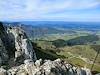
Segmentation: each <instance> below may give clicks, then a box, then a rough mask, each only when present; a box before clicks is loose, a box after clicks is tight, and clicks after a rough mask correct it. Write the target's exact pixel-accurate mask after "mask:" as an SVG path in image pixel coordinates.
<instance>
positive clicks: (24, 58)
mask: <svg viewBox="0 0 100 75" xmlns="http://www.w3.org/2000/svg"><path fill="white" fill-rule="evenodd" d="M4 65H5V66H6V68H5V67H4ZM0 66H1V68H0V75H91V71H90V70H89V69H87V68H79V67H75V66H73V65H71V64H68V63H66V62H65V61H63V60H60V59H57V60H54V61H51V60H42V59H39V60H37V58H36V53H35V51H34V49H33V47H32V44H31V41H30V40H29V39H28V37H27V35H26V34H25V32H24V31H23V30H22V29H21V28H20V27H9V28H7V29H6V30H5V28H4V27H3V24H2V23H0Z"/></svg>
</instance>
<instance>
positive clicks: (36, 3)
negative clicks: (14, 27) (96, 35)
mask: <svg viewBox="0 0 100 75" xmlns="http://www.w3.org/2000/svg"><path fill="white" fill-rule="evenodd" d="M0 21H90V22H91V21H92V22H93V21H94V22H100V0H0Z"/></svg>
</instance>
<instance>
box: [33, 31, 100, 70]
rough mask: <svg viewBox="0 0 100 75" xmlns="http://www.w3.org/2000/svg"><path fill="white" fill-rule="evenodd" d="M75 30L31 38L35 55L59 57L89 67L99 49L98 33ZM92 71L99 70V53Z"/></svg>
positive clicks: (51, 57) (76, 64)
mask: <svg viewBox="0 0 100 75" xmlns="http://www.w3.org/2000/svg"><path fill="white" fill-rule="evenodd" d="M76 32H77V33H75V34H68V33H66V34H48V35H45V36H41V37H39V38H37V39H35V40H33V42H34V43H35V44H36V46H34V47H35V50H36V53H37V55H38V56H39V58H46V59H52V60H54V59H56V58H61V59H64V60H66V61H67V62H68V63H71V64H73V65H75V66H78V67H87V68H90V69H91V66H92V64H93V60H94V58H95V56H96V54H97V52H98V50H99V49H100V45H99V43H100V39H99V35H93V34H92V35H91V33H90V32H87V31H83V32H82V31H80V32H79V31H76ZM39 58H38V59H39ZM92 71H95V72H100V54H99V55H98V57H97V59H96V61H95V64H94V67H93V69H92Z"/></svg>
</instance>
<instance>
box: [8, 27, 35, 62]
mask: <svg viewBox="0 0 100 75" xmlns="http://www.w3.org/2000/svg"><path fill="white" fill-rule="evenodd" d="M8 34H9V36H10V37H11V36H12V38H11V40H12V41H13V42H12V43H13V44H14V46H15V49H16V51H15V60H18V59H20V58H21V57H22V58H21V59H24V60H25V59H31V60H33V61H36V54H35V52H34V50H33V47H32V44H31V42H30V40H29V39H28V38H27V36H26V34H25V32H24V31H23V30H22V29H21V28H20V27H10V28H9V29H8Z"/></svg>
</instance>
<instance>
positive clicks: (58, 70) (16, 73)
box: [8, 59, 92, 75]
mask: <svg viewBox="0 0 100 75" xmlns="http://www.w3.org/2000/svg"><path fill="white" fill-rule="evenodd" d="M36 64H37V65H36ZM8 73H11V75H92V74H91V72H90V70H89V69H86V68H77V67H74V66H72V65H70V64H67V63H66V62H64V61H62V60H60V59H57V60H55V61H50V60H46V61H42V60H41V59H40V60H37V61H36V62H35V63H34V62H32V61H31V60H30V59H29V60H25V64H22V65H21V66H18V67H14V68H12V69H10V70H9V71H8ZM8 75H9V74H8Z"/></svg>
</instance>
